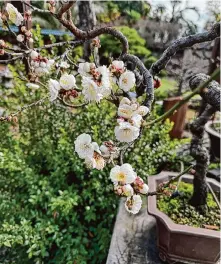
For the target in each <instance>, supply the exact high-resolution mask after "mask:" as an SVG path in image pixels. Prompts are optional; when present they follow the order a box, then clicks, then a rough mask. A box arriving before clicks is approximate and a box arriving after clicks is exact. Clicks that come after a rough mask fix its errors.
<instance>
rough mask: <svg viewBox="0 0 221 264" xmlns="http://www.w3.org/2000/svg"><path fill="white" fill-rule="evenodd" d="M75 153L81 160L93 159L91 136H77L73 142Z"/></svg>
mask: <svg viewBox="0 0 221 264" xmlns="http://www.w3.org/2000/svg"><path fill="white" fill-rule="evenodd" d="M74 144H75V151H76V152H77V154H78V155H79V157H80V158H81V159H86V158H93V154H94V147H93V145H92V143H91V136H90V135H88V134H85V133H83V134H81V135H79V136H78V137H77V138H76V140H75V142H74Z"/></svg>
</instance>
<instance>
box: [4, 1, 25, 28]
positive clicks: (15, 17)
mask: <svg viewBox="0 0 221 264" xmlns="http://www.w3.org/2000/svg"><path fill="white" fill-rule="evenodd" d="M6 11H7V13H8V17H9V20H11V22H12V23H13V24H15V25H16V26H20V25H21V23H22V21H23V20H24V18H23V16H22V14H21V13H19V12H18V9H17V8H16V7H14V6H13V5H12V4H9V3H8V4H7V5H6Z"/></svg>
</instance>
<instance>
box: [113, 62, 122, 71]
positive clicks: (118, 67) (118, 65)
mask: <svg viewBox="0 0 221 264" xmlns="http://www.w3.org/2000/svg"><path fill="white" fill-rule="evenodd" d="M123 70H124V62H123V61H118V60H114V61H112V64H111V71H112V72H116V71H120V72H123Z"/></svg>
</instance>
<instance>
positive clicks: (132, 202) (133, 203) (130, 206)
mask: <svg viewBox="0 0 221 264" xmlns="http://www.w3.org/2000/svg"><path fill="white" fill-rule="evenodd" d="M141 206H142V199H141V197H140V195H138V194H137V195H133V196H131V197H128V198H127V200H126V202H125V208H126V210H127V211H128V212H129V213H132V214H137V213H138V212H139V211H140V209H141Z"/></svg>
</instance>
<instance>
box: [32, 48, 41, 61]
mask: <svg viewBox="0 0 221 264" xmlns="http://www.w3.org/2000/svg"><path fill="white" fill-rule="evenodd" d="M38 56H39V53H38V52H37V51H35V50H32V51H31V53H30V57H31V59H32V60H34V59H37V58H38Z"/></svg>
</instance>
